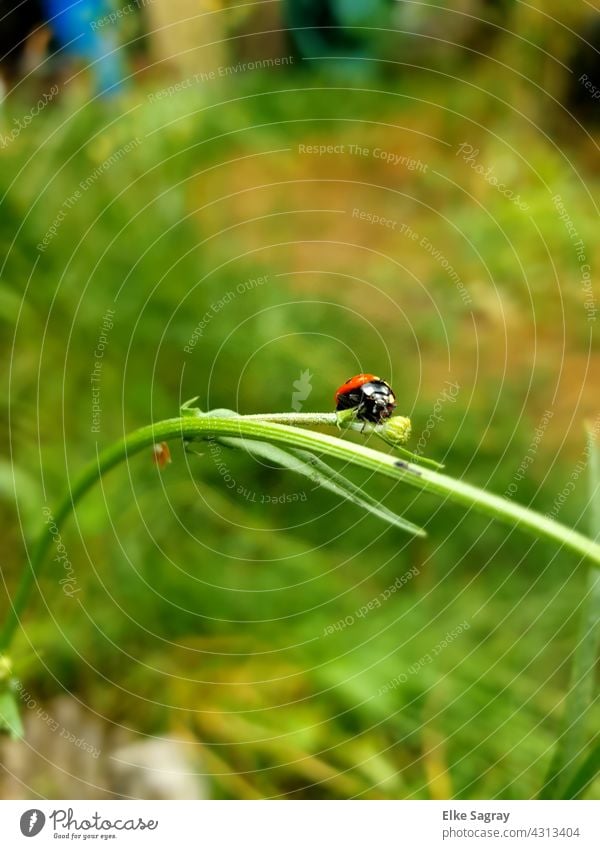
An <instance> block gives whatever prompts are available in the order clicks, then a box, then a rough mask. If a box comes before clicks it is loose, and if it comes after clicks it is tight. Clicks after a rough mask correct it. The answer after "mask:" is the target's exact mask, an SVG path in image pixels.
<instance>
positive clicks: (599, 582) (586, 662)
mask: <svg viewBox="0 0 600 849" xmlns="http://www.w3.org/2000/svg"><path fill="white" fill-rule="evenodd" d="M587 455H588V462H589V486H590V490H589V502H588V510H589V515H590V524H591V528H590V530H591V537H592V538H593V539H596V538H597V537H598V535H599V534H600V451H599V450H598V445H597V436H596V434H595V433H594V432H593V431H592V430H591V429H589V428H588V432H587ZM599 649H600V573H599V572H598V570H596V569H593V568H590V570H589V576H588V581H587V594H586V597H585V598H584V600H583V602H582V612H581V622H580V626H579V633H578V640H577V645H576V647H575V652H574V656H573V668H572V672H571V684H570V687H569V692H568V693H567V697H566V699H565V713H564V718H563V731H562V733H561V735H560V737H559V739H558V741H557V744H556V748H555V751H554V754H553V757H552V760H551V762H550V767H549V770H548V774H547V776H546V780H545V782H544V786H543V787H542V791H541V793H540V797H541V798H546V799H559V798H564V797H565V796H566V794H567V792H568V788H569V787H570V786H571V784H572V783H573V781H574V774H577V773H578V772H579V769H580V768H579V767H578V766H577V763H578V760H579V756H580V755H581V754H583V752H584V750H585V745H586V722H587V719H588V714H589V709H590V706H591V705H592V702H593V700H594V689H595V671H596V661H597V658H598V650H599ZM596 768H597V766H596Z"/></svg>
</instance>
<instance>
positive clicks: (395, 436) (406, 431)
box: [380, 416, 412, 445]
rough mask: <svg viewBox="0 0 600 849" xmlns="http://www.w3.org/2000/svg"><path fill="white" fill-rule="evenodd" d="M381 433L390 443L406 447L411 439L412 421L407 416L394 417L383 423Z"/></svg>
mask: <svg viewBox="0 0 600 849" xmlns="http://www.w3.org/2000/svg"><path fill="white" fill-rule="evenodd" d="M380 427H381V433H382V436H385V437H386V438H387V439H389V440H390V442H396V443H397V444H398V445H404V444H405V443H406V442H408V440H409V439H410V434H411V430H412V426H411V423H410V419H409V418H407V417H406V416H392V417H391V418H389V419H386V420H385V421H384V422H382V423H381V425H380Z"/></svg>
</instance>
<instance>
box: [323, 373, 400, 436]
mask: <svg viewBox="0 0 600 849" xmlns="http://www.w3.org/2000/svg"><path fill="white" fill-rule="evenodd" d="M395 407H396V396H395V395H394V393H393V391H392V387H391V386H390V385H389V384H388V383H386V382H385V380H382V379H381V378H380V377H377V376H376V375H374V374H356V375H355V376H354V377H351V378H350V380H347V381H346V382H345V383H343V384H342V385H341V386H340V388H339V389H338V391H337V392H336V393H335V409H336V410H352V409H355V410H356V418H357V419H359V420H360V421H363V422H373V423H374V424H381V422H382V421H383V420H384V419H389V417H390V416H391V415H392V413H393V412H394V409H395Z"/></svg>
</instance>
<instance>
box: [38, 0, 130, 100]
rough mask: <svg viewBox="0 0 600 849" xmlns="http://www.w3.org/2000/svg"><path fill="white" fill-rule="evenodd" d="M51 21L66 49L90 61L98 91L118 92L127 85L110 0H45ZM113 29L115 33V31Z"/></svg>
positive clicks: (104, 92) (49, 20)
mask: <svg viewBox="0 0 600 849" xmlns="http://www.w3.org/2000/svg"><path fill="white" fill-rule="evenodd" d="M43 5H44V10H45V12H46V15H47V18H48V23H49V24H50V26H51V27H52V29H53V31H54V34H55V35H56V38H57V39H58V41H59V42H60V43H61V45H62V47H63V49H64V50H65V51H67V52H69V53H71V54H72V55H74V56H78V57H81V58H83V59H85V60H86V61H88V62H89V63H90V70H91V72H92V74H93V76H94V84H95V88H96V90H97V91H98V92H99V93H100V94H102V95H107V94H115V93H117V92H118V91H119V90H120V88H121V87H122V85H123V79H124V77H125V66H124V63H123V60H122V58H121V55H120V51H119V50H118V49H117V48H118V43H117V39H116V38H115V36H114V24H112V23H110V22H109V23H106V21H107V18H108V16H109V15H110V13H111V12H112V11H113V9H112V8H111V6H110V5H109V3H108V2H107V0H43ZM111 30H113V32H111Z"/></svg>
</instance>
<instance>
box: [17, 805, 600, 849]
mask: <svg viewBox="0 0 600 849" xmlns="http://www.w3.org/2000/svg"><path fill="white" fill-rule="evenodd" d="M67 841H68V842H69V843H71V844H73V843H76V844H79V845H82V844H85V845H88V846H89V845H90V844H92V845H96V846H99V845H110V846H115V847H119V849H121V847H122V849H125V847H130V846H131V847H153V846H160V847H164V849H176V847H177V849H179V847H188V846H190V847H198V846H202V847H225V849H228V847H232V849H234V847H238V846H243V847H244V849H254V847H256V848H257V849H259V847H260V849H282V847H284V849H320V847H325V846H341V847H343V849H364V847H365V846H367V845H369V846H370V845H373V844H377V842H381V844H382V845H385V846H386V847H390V849H393V847H399V849H400V847H413V846H418V847H421V846H422V847H426V848H427V849H430V847H431V848H432V849H437V847H457V846H464V847H468V846H472V847H480V846H484V845H485V846H486V847H488V846H496V847H506V849H520V847H523V849H533V847H536V846H537V847H546V849H555V847H569V849H598V847H599V846H600V802H595V801H582V802H546V801H540V802H537V801H510V802H500V801H497V800H494V801H489V802H486V801H481V800H478V801H476V802H462V801H461V802H426V801H341V802H330V801H275V800H273V801H271V800H265V801H253V802H245V801H244V802H235V801H198V802H164V801H160V802H159V801H156V802H147V801H143V802H142V801H141V802H136V801H98V802H93V801H92V802H90V801H70V802H62V801H59V802H46V801H25V802H16V801H4V802H0V846H2V849H13V847H21V846H30V847H40V849H41V847H44V846H50V845H52V846H60V845H63V846H64V845H66V843H67ZM383 841H385V844H383Z"/></svg>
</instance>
